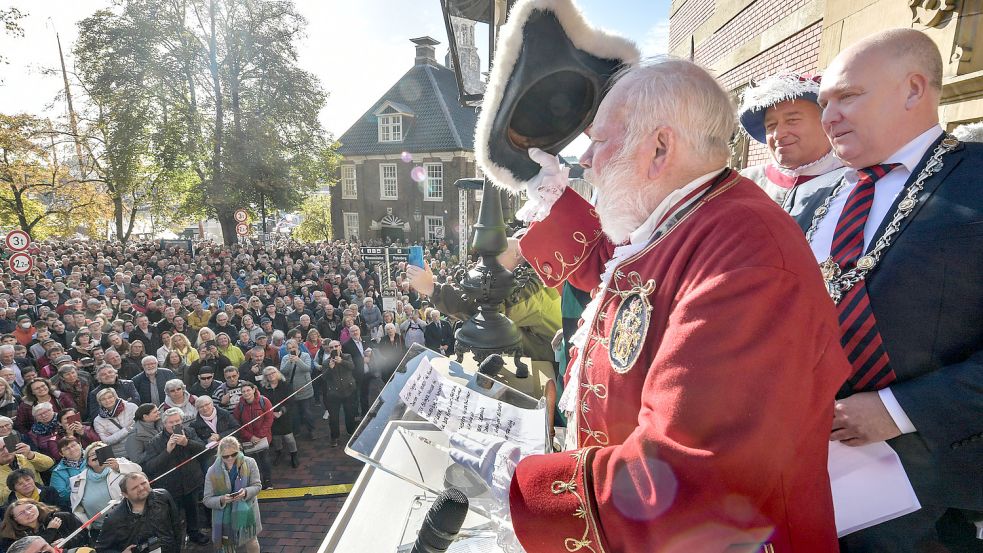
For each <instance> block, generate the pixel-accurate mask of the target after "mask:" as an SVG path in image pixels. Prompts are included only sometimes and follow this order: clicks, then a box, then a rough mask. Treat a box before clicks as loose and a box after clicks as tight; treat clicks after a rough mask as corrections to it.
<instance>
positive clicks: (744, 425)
mask: <svg viewBox="0 0 983 553" xmlns="http://www.w3.org/2000/svg"><path fill="white" fill-rule="evenodd" d="M717 180H718V182H716V183H715V184H714V185H713V186H712V188H710V191H709V192H708V193H706V194H705V195H704V196H703V199H702V200H701V202H700V203H699V204H698V205H697V206H696V207H695V208H694V209H692V210H691V211H690V212H689V213H688V215H686V216H685V217H684V218H683V219H682V220H681V221H680V222H679V223H678V224H677V225H676V226H675V227H674V228H673V229H672V230H671V231H669V232H667V233H666V234H664V235H662V236H661V237H660V238H656V239H655V240H654V241H652V243H650V244H649V245H648V246H646V247H645V248H644V249H643V250H641V251H640V252H638V253H636V254H634V255H632V256H629V257H627V258H626V259H625V260H623V261H621V262H620V265H619V267H618V269H617V270H616V271H614V272H613V275H614V276H613V277H612V281H613V282H612V283H611V284H610V285H609V287H608V289H607V291H606V292H605V295H604V303H602V304H601V305H602V307H601V309H600V310H599V311H598V313H599V314H598V317H596V319H595V321H593V325H592V328H591V329H590V334H589V337H588V339H587V342H586V344H585V346H584V347H583V348H582V351H580V352H578V355H577V357H576V358H574V359H573V360H571V364H574V363H581V376H580V388H579V390H578V392H579V394H578V398H577V409H578V413H577V416H578V417H579V418H578V427H577V428H569V429H568V431H572V432H576V433H577V441H578V448H579V449H576V450H573V451H565V452H561V453H554V454H548V455H535V456H531V457H527V458H525V459H523V460H522V461H521V462H520V463H519V465H518V467H517V469H516V471H515V476H514V477H513V480H512V486H511V490H510V504H511V505H510V506H511V512H512V521H513V525H514V527H515V531H516V535H517V536H518V538H519V540H520V542H521V543H522V544H523V546H524V547H525V549H526V551H527V552H528V553H541V552H552V551H557V552H566V551H585V552H586V551H592V552H595V553H600V552H602V551H608V552H614V551H617V552H633V553H634V552H637V553H694V552H699V553H703V552H723V551H727V552H735V553H736V552H741V553H750V552H752V551H754V552H756V551H763V552H771V551H773V552H776V553H786V552H795V553H829V552H833V551H836V550H837V543H836V531H835V527H834V522H833V506H832V499H831V496H830V488H829V479H828V475H827V468H826V456H827V448H828V443H827V442H828V439H829V432H830V424H831V421H832V419H833V411H832V409H833V399H834V396H835V394H836V391H837V389H838V388H839V387H840V384H841V383H842V382H843V381H844V380H845V379H846V377H847V374H848V373H849V364H848V362H847V360H846V358H845V356H844V354H843V351H842V349H841V348H840V342H839V335H840V331H839V328H838V326H837V320H836V315H835V312H834V307H833V303H832V302H831V301H830V300H829V296H827V295H826V291H825V287H824V286H823V282H822V278H821V276H820V273H819V269H818V267H817V265H816V261H815V258H814V257H813V255H812V252H811V251H810V250H809V246H808V244H807V243H806V241H805V240H804V238H803V236H802V232H801V231H800V230H799V228H798V227H797V226H796V225H795V223H794V222H793V221H792V219H791V218H789V217H788V215H787V214H786V213H785V212H783V211H782V209H781V208H780V207H779V206H778V205H776V204H775V203H774V202H773V201H772V200H770V199H769V198H768V197H767V196H766V195H765V194H764V193H762V192H761V190H760V189H758V187H757V186H756V185H755V184H754V183H752V182H751V181H749V180H747V179H745V178H743V177H740V176H739V175H738V174H737V173H735V172H733V171H729V170H727V173H726V174H725V175H724V176H723V177H722V178H718V179H717ZM520 247H521V249H522V253H523V255H524V256H525V258H526V259H527V260H528V261H529V263H530V264H531V265H532V266H533V267H534V268H535V269H536V270H537V272H538V273H539V274H540V276H541V277H542V279H543V281H544V282H545V283H546V284H547V285H550V286H559V285H560V284H561V283H563V282H564V281H567V280H569V281H570V283H571V284H573V285H574V286H576V287H578V288H581V289H585V290H594V293H595V294H596V293H597V291H598V287H599V285H600V284H601V283H600V276H601V274H602V273H603V270H604V265H605V262H607V261H608V260H609V259H611V258H612V256H613V253H614V245H613V244H612V243H611V242H610V241H609V240H608V239H607V238H606V237H605V236H604V235H603V234H602V232H601V226H600V221H599V220H598V217H597V214H596V213H595V212H594V211H593V209H592V207H591V206H590V205H589V204H588V203H587V202H586V201H584V200H583V199H582V198H581V197H580V196H579V195H578V194H576V193H575V192H573V191H572V190H567V191H566V192H564V194H563V195H562V196H561V197H560V199H559V200H557V203H556V204H555V205H554V206H553V208H552V210H551V213H550V215H549V217H547V218H546V219H545V220H544V221H542V222H540V223H536V224H533V225H532V227H531V228H530V229H529V232H528V233H527V234H526V235H525V237H523V238H522V240H521V242H520ZM632 296H635V299H634V300H632V299H631V298H632ZM641 296H644V297H645V298H646V300H647V302H648V304H649V305H651V311H650V313H649V314H648V316H647V319H646V320H643V323H644V324H643V325H642V326H641V327H638V326H637V324H636V326H634V327H633V326H632V324H631V321H630V320H627V319H624V320H622V319H619V317H618V308H619V306H620V305H621V304H622V302H628V301H637V300H638V299H639V297H641ZM636 323H637V318H636ZM582 324H588V325H591V324H592V321H584V322H583V323H582ZM619 325H624V326H619ZM615 327H618V328H621V330H622V331H619V332H614V330H615ZM633 328H635V329H637V330H638V331H639V332H638V333H642V335H643V336H644V338H643V339H642V340H641V341H638V340H637V339H635V340H633V339H632V338H631V336H630V335H629V334H628V333H626V332H624V329H628V330H631V329H633ZM612 333H614V334H615V336H612ZM638 333H636V335H637V334H638ZM612 342H614V346H615V348H614V351H615V352H620V353H616V354H615V355H621V356H622V359H623V357H624V353H625V352H626V351H629V352H630V351H632V347H637V348H640V350H639V353H638V355H637V358H636V359H635V360H634V362H633V363H631V365H630V366H629V367H628V368H627V370H625V368H624V367H623V366H622V367H621V370H620V371H616V370H614V368H613V365H612V361H611V359H610V358H609V344H611V343H612ZM572 368H573V367H572V365H571V367H570V369H568V370H567V374H568V375H569V374H570V372H571V369H572Z"/></svg>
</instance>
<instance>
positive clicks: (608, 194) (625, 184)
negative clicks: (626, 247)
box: [584, 154, 652, 244]
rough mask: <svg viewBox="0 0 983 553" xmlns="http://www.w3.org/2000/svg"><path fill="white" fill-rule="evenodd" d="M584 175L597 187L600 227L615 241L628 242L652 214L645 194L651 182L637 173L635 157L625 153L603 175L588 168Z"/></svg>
mask: <svg viewBox="0 0 983 553" xmlns="http://www.w3.org/2000/svg"><path fill="white" fill-rule="evenodd" d="M584 178H585V179H586V180H587V182H589V183H591V184H592V185H594V187H595V188H596V189H597V205H596V206H595V209H596V210H597V216H598V217H599V218H600V219H601V230H603V231H604V234H606V235H607V237H608V239H610V240H611V242H612V243H614V244H623V243H625V242H627V241H628V237H629V236H630V235H631V233H632V232H634V231H635V229H637V228H638V227H640V226H642V223H644V222H645V221H646V220H647V219H648V218H649V215H651V212H652V209H650V206H649V205H648V204H649V202H648V201H647V200H648V198H647V196H648V194H647V193H646V192H647V190H646V189H647V187H648V186H650V185H649V184H648V183H646V182H645V181H644V180H643V179H640V178H638V177H637V176H635V167H634V165H633V163H632V160H631V159H630V157H629V156H627V155H624V154H619V155H618V157H616V158H615V159H612V160H611V162H610V163H609V165H608V167H607V168H606V169H605V170H604V174H603V175H598V174H596V173H595V172H594V171H593V170H592V169H587V170H586V171H584Z"/></svg>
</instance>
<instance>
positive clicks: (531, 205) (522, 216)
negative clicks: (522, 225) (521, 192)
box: [515, 167, 570, 223]
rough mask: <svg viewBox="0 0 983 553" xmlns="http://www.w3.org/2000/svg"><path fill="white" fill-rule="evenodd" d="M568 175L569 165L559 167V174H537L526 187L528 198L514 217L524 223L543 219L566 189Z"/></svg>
mask: <svg viewBox="0 0 983 553" xmlns="http://www.w3.org/2000/svg"><path fill="white" fill-rule="evenodd" d="M569 175H570V168H569V167H561V168H560V172H559V174H555V175H537V177H536V178H534V179H533V180H532V181H531V182H530V183H529V186H528V188H527V194H528V195H529V200H528V201H527V202H526V203H525V204H523V205H522V207H520V208H519V209H518V211H516V212H515V217H516V219H518V220H520V221H524V222H526V223H534V222H538V221H542V220H543V219H545V218H546V217H547V216H548V215H549V214H550V210H551V209H553V204H555V203H556V201H557V200H559V199H560V196H562V195H563V192H564V191H565V190H566V189H567V187H568V184H567V182H568V181H567V179H568V176H569Z"/></svg>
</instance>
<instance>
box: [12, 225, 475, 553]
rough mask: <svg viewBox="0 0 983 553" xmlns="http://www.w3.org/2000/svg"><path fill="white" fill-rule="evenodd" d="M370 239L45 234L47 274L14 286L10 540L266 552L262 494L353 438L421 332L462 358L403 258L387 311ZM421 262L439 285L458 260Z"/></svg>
mask: <svg viewBox="0 0 983 553" xmlns="http://www.w3.org/2000/svg"><path fill="white" fill-rule="evenodd" d="M359 246H360V244H359V243H358V242H355V241H349V242H336V243H322V244H319V245H317V246H315V247H310V246H307V247H301V246H300V245H297V244H293V243H285V244H282V245H278V246H259V245H256V246H250V245H246V246H232V247H226V246H219V245H215V244H212V243H209V242H201V243H198V244H196V250H197V251H195V252H193V253H192V251H189V250H188V249H185V248H182V247H179V246H171V247H167V248H164V249H162V248H161V246H160V245H159V244H158V243H150V242H142V243H131V244H128V245H126V246H123V245H120V244H115V243H108V242H107V243H92V242H42V243H38V244H37V247H38V251H37V252H36V254H35V258H36V260H37V269H36V270H35V271H34V272H32V273H31V274H29V275H26V276H23V277H18V276H15V275H11V274H10V273H3V275H2V280H0V376H2V378H0V437H2V438H3V444H2V446H3V447H0V497H2V498H4V499H5V502H4V505H5V510H4V512H3V522H2V523H0V551H3V550H6V548H7V547H8V546H10V545H11V544H12V543H13V542H14V541H15V540H18V539H19V538H24V537H26V536H40V537H43V538H44V539H45V540H46V541H47V542H48V543H55V542H56V541H58V540H62V542H61V545H64V546H78V545H83V544H88V545H91V546H94V547H98V549H99V550H100V551H103V550H106V551H123V550H124V549H126V548H127V547H129V546H131V545H133V546H142V545H144V544H148V543H150V544H151V545H153V544H154V543H156V544H157V545H159V546H160V547H161V549H162V551H164V552H165V553H166V552H168V551H175V552H176V551H179V550H180V547H181V545H182V543H183V542H184V540H185V539H186V540H188V541H190V542H194V543H199V544H205V543H208V542H213V543H215V544H221V545H223V546H227V545H230V544H231V545H232V547H233V548H239V549H241V550H245V551H259V545H258V542H257V540H256V537H257V535H258V533H259V531H260V529H261V527H262V526H261V523H260V517H259V509H258V504H257V502H256V496H257V494H258V493H259V492H260V490H261V489H270V488H272V487H273V486H274V483H275V480H276V478H277V475H278V474H282V471H290V470H292V469H294V468H297V467H299V466H300V464H301V463H302V462H303V461H302V457H301V456H300V455H299V452H300V450H301V449H302V448H305V447H309V448H312V449H313V448H322V447H328V448H333V447H337V446H338V445H339V440H341V439H342V438H343V437H344V436H345V434H344V433H343V430H344V432H346V433H347V434H349V435H350V434H351V433H352V432H354V430H355V426H356V424H357V423H358V421H359V420H360V417H361V415H362V414H363V413H365V412H366V411H367V410H368V408H369V406H370V400H371V399H372V397H371V394H372V393H374V392H375V391H377V390H378V387H379V384H380V383H381V382H383V381H385V380H386V379H388V377H389V376H391V374H392V373H393V372H394V371H395V370H396V368H397V365H398V364H399V362H400V361H401V360H402V358H403V356H404V354H405V352H406V351H407V349H408V348H409V347H411V346H412V345H413V344H416V343H419V344H423V345H426V346H427V347H430V348H431V349H434V350H436V351H441V352H444V353H445V354H448V355H449V354H452V353H453V352H454V332H453V326H454V322H455V321H453V320H449V319H448V317H447V316H446V315H442V314H441V313H439V312H438V311H437V310H436V309H433V308H432V307H431V306H430V305H429V302H428V300H427V298H425V297H421V295H420V294H419V293H418V292H417V291H416V290H414V289H413V288H412V287H411V286H410V283H409V280H408V278H407V277H406V273H405V265H404V264H401V263H400V264H395V265H394V266H393V267H392V269H393V270H392V271H391V274H392V277H393V281H392V282H390V283H387V284H388V285H389V286H387V288H390V289H392V290H394V291H396V294H395V295H396V298H395V301H394V303H392V304H390V307H391V308H390V309H389V310H385V309H382V303H383V301H382V295H381V293H380V292H381V290H382V289H383V282H382V281H381V276H380V273H382V271H380V270H379V267H374V266H370V265H368V264H366V263H364V262H362V260H361V257H360V254H359ZM426 257H427V263H428V265H427V266H428V268H429V267H431V266H432V267H434V272H435V273H436V275H435V277H434V278H435V279H436V281H437V282H444V281H446V279H447V277H448V275H449V274H450V273H451V271H452V269H453V267H454V263H456V261H457V260H456V259H455V258H453V257H452V256H451V254H450V251H449V250H448V248H447V247H446V245H442V244H440V245H434V246H433V247H431V248H428V251H427V256H426ZM373 385H375V386H374V387H373ZM323 419H326V420H327V426H328V430H327V432H326V434H325V435H318V432H317V430H318V428H319V423H321V422H322V421H323ZM342 421H344V428H343V429H342V425H341V423H342ZM305 442H306V443H305ZM122 499H126V501H122V502H121V503H120V504H119V505H118V506H117V507H115V508H113V509H112V510H110V511H109V512H108V514H105V516H100V517H99V518H97V519H96V520H95V521H94V522H93V523H92V524H91V526H89V527H88V528H87V529H86V530H85V531H83V532H80V533H79V534H78V535H77V536H75V537H73V538H72V539H71V540H70V541H69V542H64V540H65V538H66V537H68V536H69V535H70V534H72V533H73V532H74V531H75V530H77V529H78V528H79V527H80V525H81V524H83V523H84V522H86V521H88V520H90V519H91V518H92V517H93V516H95V515H96V514H98V513H100V512H101V511H103V510H104V509H106V508H107V506H108V505H109V504H110V501H112V500H122ZM209 511H210V513H211V516H210V517H208V516H205V513H206V512H209ZM137 515H142V516H137ZM209 528H210V530H209ZM155 540H156V541H155Z"/></svg>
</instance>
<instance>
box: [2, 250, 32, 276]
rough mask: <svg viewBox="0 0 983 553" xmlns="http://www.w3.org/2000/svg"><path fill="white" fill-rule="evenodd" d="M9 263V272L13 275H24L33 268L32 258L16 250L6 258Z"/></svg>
mask: <svg viewBox="0 0 983 553" xmlns="http://www.w3.org/2000/svg"><path fill="white" fill-rule="evenodd" d="M7 263H8V265H10V272H12V273H14V274H15V275H26V274H27V273H29V272H31V269H33V268H34V259H32V258H31V256H30V255H28V254H26V253H24V252H17V253H15V254H14V255H12V256H10V259H9V260H7Z"/></svg>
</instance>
